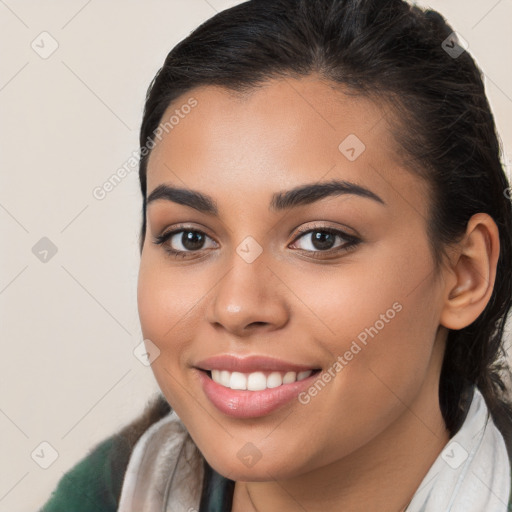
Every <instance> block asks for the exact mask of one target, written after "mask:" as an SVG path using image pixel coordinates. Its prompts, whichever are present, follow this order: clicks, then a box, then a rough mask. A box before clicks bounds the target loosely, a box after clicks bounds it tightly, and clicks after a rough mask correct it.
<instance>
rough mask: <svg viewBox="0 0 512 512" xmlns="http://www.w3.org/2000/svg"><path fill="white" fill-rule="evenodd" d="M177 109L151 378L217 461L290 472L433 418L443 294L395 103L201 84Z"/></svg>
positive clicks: (167, 166)
mask: <svg viewBox="0 0 512 512" xmlns="http://www.w3.org/2000/svg"><path fill="white" fill-rule="evenodd" d="M191 98H193V99H192V100H191ZM186 104H194V106H193V108H184V107H183V106H184V105H186ZM176 110H178V112H179V113H181V115H180V116H178V117H179V122H175V123H173V124H172V129H170V128H168V130H167V131H165V130H164V132H163V136H162V137H160V140H158V141H157V143H156V146H155V147H154V149H153V150H152V153H151V156H150V159H149V164H148V174H147V197H148V198H150V200H149V202H148V206H147V230H146V237H145V240H144V246H143V250H142V256H141V265H140V273H139V283H138V306H139V314H140V321H141V326H142V331H143V336H144V338H145V339H146V340H150V342H148V341H146V343H147V346H148V348H150V350H153V348H151V347H155V346H156V347H157V348H158V350H159V355H158V357H157V358H156V359H155V360H154V362H153V363H152V369H153V372H154V375H155V377H156V380H157V382H158V384H159V386H160V388H161V390H162V392H163V394H164V395H165V397H166V398H167V400H168V401H169V403H170V405H171V406H172V408H173V409H174V410H175V411H176V412H177V414H178V416H179V417H180V418H181V419H182V420H183V422H184V423H185V425H186V427H187V429H188V430H189V432H190V434H191V436H192V438H193V439H194V441H195V443H196V444H197V446H198V447H199V449H200V450H201V452H202V453H203V455H204V456H205V457H206V459H207V460H208V462H209V463H210V465H212V466H213V467H214V468H215V469H216V470H217V471H219V472H220V473H222V474H224V475H225V476H228V477H229V478H231V479H234V480H246V481H257V480H266V479H268V478H269V475H272V476H273V478H279V477H281V478H286V477H293V476H294V475H295V476H296V475H300V474H304V473H305V472H306V471H310V470H312V469H315V468H321V467H324V466H327V465H329V464H332V463H333V462H336V461H340V460H343V459H347V458H348V457H350V456H353V455H354V454H355V453H357V452H358V451H361V450H364V449H365V447H367V446H369V445H370V444H371V443H372V442H375V440H377V439H379V437H382V436H384V435H385V433H386V432H390V431H391V429H392V428H394V426H395V425H398V424H401V425H402V426H403V425H404V423H403V422H404V421H405V420H404V418H405V417H406V416H408V417H411V415H410V414H407V413H408V410H410V409H414V410H415V411H416V414H417V415H419V416H421V415H422V414H425V416H427V415H428V413H427V412H426V411H425V410H424V409H422V407H424V406H425V404H428V403H430V404H433V403H435V401H436V400H437V388H436V385H437V381H438V378H439V366H440V362H441V360H442V345H441V341H440V338H441V335H440V333H441V331H439V330H438V326H439V314H440V311H441V305H442V298H441V296H442V289H441V286H440V284H439V278H438V276H437V275H436V273H435V272H434V267H433V259H432V256H431V252H430V249H429V244H428V239H427V234H426V233H427V232H426V226H427V220H426V219H427V207H428V193H427V187H426V185H425V183H424V182H423V181H421V179H420V178H418V177H416V176H415V175H414V174H412V173H411V172H410V171H408V170H407V169H406V168H405V167H404V166H403V165H402V163H401V161H400V160H399V158H398V156H397V151H396V143H395V141H394V139H393V136H392V132H391V128H390V125H389V124H388V122H387V118H386V114H385V109H384V107H381V106H380V105H378V104H375V103H373V102H371V101H370V100H369V99H367V98H362V97H355V96H349V95H346V94H345V93H343V92H342V91H340V90H334V89H333V88H332V87H331V86H330V85H329V84H327V83H325V82H322V81H320V80H319V79H318V78H315V77H308V78H303V79H301V80H292V79H287V80H275V81H270V82H268V83H267V84H266V85H265V86H264V87H262V88H259V89H257V90H254V91H252V92H251V94H249V95H246V96H244V97H242V96H236V95H234V94H233V93H230V92H228V91H226V90H224V89H221V88H217V87H211V86H208V87H201V88H197V89H195V90H193V91H191V92H190V93H189V94H186V95H184V96H183V97H181V98H180V99H179V100H177V101H175V102H174V103H173V104H172V105H171V106H170V107H169V109H168V110H167V112H166V113H165V114H164V116H163V119H162V123H164V122H165V121H168V120H169V118H170V117H171V116H172V115H173V114H174V113H175V111H176ZM168 126H169V125H168ZM326 183H330V184H331V187H330V188H329V187H327V186H325V184H326ZM164 185H165V186H167V187H169V188H163V187H162V186H164ZM311 186H317V188H316V189H307V190H306V189H305V190H304V191H303V192H302V193H300V192H299V193H295V194H294V193H293V192H290V191H295V192H297V190H299V189H302V188H303V187H311ZM157 189H158V190H159V193H158V194H154V193H153V192H155V191H156V190H157ZM172 189H188V190H192V191H195V192H197V193H200V194H203V195H206V196H208V198H206V199H209V201H208V200H203V201H198V199H197V196H195V197H193V196H191V195H189V194H188V195H187V194H186V193H184V192H180V193H177V192H176V191H174V192H173V190H172ZM207 207H209V208H207ZM156 242H160V243H156ZM173 251H177V252H176V253H174V252H173ZM425 305H429V307H425ZM216 356H225V357H224V358H222V357H221V358H220V359H217V360H216V361H215V360H214V359H213V360H212V359H210V358H215V357H216ZM230 356H231V357H230ZM276 360H277V361H276ZM247 363H249V364H247ZM294 371H295V374H294V373H292V372H294ZM311 371H313V373H311ZM214 374H215V379H216V380H220V381H221V383H218V382H215V381H214V380H212V378H211V377H212V376H213V375H214ZM240 374H242V375H240ZM286 374H288V376H286ZM254 375H256V376H254ZM297 378H299V379H300V380H297ZM283 379H284V381H283ZM247 383H249V387H250V389H248V390H243V389H231V387H233V388H243V387H244V385H247ZM280 383H281V385H279V384H280ZM262 388H264V389H262ZM426 397H428V398H426ZM429 400H430V402H429ZM420 402H421V404H422V405H421V406H419V405H418V404H419V403H420ZM417 405H418V407H417ZM425 421H427V420H426V419H425ZM400 422H402V423H400ZM248 457H249V458H248ZM251 457H252V459H251ZM250 460H254V461H256V462H255V463H254V462H253V463H250V462H248V461H250Z"/></svg>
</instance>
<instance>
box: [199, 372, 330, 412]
mask: <svg viewBox="0 0 512 512" xmlns="http://www.w3.org/2000/svg"><path fill="white" fill-rule="evenodd" d="M194 371H195V374H196V376H197V377H198V380H199V385H200V387H201V388H202V390H203V393H204V395H205V397H206V398H207V399H208V401H209V402H210V403H211V404H212V405H213V406H214V407H215V408H216V409H217V410H218V411H220V412H221V413H223V414H224V415H226V416H230V417H232V418H237V419H250V418H259V417H263V416H268V415H270V414H272V413H273V412H274V411H277V410H279V409H281V408H282V407H285V406H289V407H297V406H300V407H304V405H303V404H302V402H300V401H299V400H298V398H299V397H300V394H301V392H304V391H305V390H306V389H307V388H308V387H310V386H312V385H313V383H314V381H315V380H316V379H317V375H318V374H319V373H320V371H321V370H319V369H314V370H303V371H302V372H299V373H300V375H297V372H277V371H266V372H265V371H262V372H252V373H250V374H244V373H242V372H230V371H228V370H217V369H212V370H204V369H198V368H195V370H194ZM228 377H229V386H227V385H225V384H228ZM299 377H300V380H299ZM217 380H219V381H222V382H224V384H223V383H220V382H217ZM231 386H233V387H231ZM271 386H274V387H271Z"/></svg>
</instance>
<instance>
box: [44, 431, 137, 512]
mask: <svg viewBox="0 0 512 512" xmlns="http://www.w3.org/2000/svg"><path fill="white" fill-rule="evenodd" d="M129 458H130V453H129V449H128V448H127V446H126V444H125V442H124V441H123V439H122V438H120V437H118V436H117V435H113V436H111V437H109V438H107V439H105V440H104V441H102V442H101V443H99V444H98V445H96V446H95V447H94V448H92V449H91V450H90V452H89V454H88V455H86V456H85V457H84V458H83V459H82V460H80V461H79V462H78V463H77V464H76V465H75V466H73V467H72V468H71V469H70V470H69V471H68V472H67V473H65V474H64V475H63V476H62V478H61V479H60V481H59V483H58V486H57V488H56V489H55V490H54V491H53V493H52V495H51V497H50V499H49V500H48V502H47V503H46V504H45V505H44V506H43V507H42V508H41V509H40V510H39V512H116V511H117V507H118V505H119V497H120V495H121V487H122V484H123V479H124V475H125V472H126V468H127V466H128V460H129Z"/></svg>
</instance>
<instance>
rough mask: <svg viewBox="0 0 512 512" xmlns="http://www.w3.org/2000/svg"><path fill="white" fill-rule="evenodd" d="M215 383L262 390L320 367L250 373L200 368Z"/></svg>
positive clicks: (307, 374) (312, 372)
mask: <svg viewBox="0 0 512 512" xmlns="http://www.w3.org/2000/svg"><path fill="white" fill-rule="evenodd" d="M201 371H202V372H204V373H205V374H206V375H207V376H208V378H210V379H211V380H213V382H215V383H216V384H219V385H220V386H223V387H225V388H228V389H232V390H242V391H263V390H265V389H274V388H279V387H281V386H283V385H286V384H292V383H294V382H300V381H302V380H304V379H307V378H308V377H311V376H313V375H316V374H318V373H320V371H321V370H320V369H319V368H317V369H311V370H303V371H300V372H296V371H269V370H267V371H255V372H250V373H244V372H237V371H233V372H232V371H229V370H219V369H212V370H201Z"/></svg>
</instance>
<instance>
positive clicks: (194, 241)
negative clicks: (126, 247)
mask: <svg viewBox="0 0 512 512" xmlns="http://www.w3.org/2000/svg"><path fill="white" fill-rule="evenodd" d="M208 241H209V242H210V244H209V245H207V246H205V244H206V243H207V242H208ZM154 243H155V244H157V245H162V246H163V248H164V249H165V250H166V251H167V252H168V253H169V254H173V255H175V256H179V255H182V256H184V257H185V256H186V255H187V254H190V253H194V252H198V251H201V250H203V249H208V248H212V247H216V246H217V245H216V242H215V241H214V240H212V239H211V238H210V237H209V236H208V235H207V234H206V233H204V232H202V231H199V230H197V229H192V228H185V229H183V228H180V229H174V230H172V231H169V232H167V233H164V234H162V235H159V236H156V237H155V238H154Z"/></svg>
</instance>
